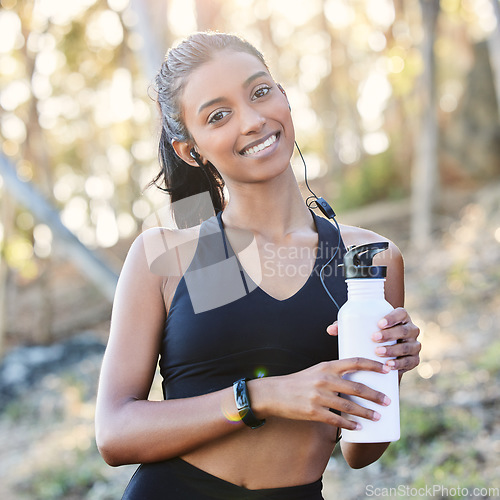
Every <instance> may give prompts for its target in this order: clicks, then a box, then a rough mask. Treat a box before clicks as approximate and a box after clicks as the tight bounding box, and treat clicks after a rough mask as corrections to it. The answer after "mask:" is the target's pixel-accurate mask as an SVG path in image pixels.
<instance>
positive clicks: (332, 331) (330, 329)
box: [326, 321, 339, 337]
mask: <svg viewBox="0 0 500 500" xmlns="http://www.w3.org/2000/svg"><path fill="white" fill-rule="evenodd" d="M326 332H327V333H328V335H332V336H333V337H336V336H337V335H338V334H339V324H338V322H337V321H335V323H332V324H331V325H329V326H327V328H326Z"/></svg>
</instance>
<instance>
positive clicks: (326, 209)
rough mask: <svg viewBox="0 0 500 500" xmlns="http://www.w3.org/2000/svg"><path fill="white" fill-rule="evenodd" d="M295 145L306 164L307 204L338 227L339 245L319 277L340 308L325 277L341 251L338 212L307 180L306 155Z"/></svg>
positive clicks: (338, 307) (332, 299)
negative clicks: (325, 273) (326, 269)
mask: <svg viewBox="0 0 500 500" xmlns="http://www.w3.org/2000/svg"><path fill="white" fill-rule="evenodd" d="M295 147H296V148H297V151H298V152H299V155H300V159H301V160H302V163H303V164H304V181H305V183H306V187H307V189H308V191H309V192H310V193H311V196H308V197H307V198H306V205H307V206H308V208H318V209H319V210H320V212H322V213H323V215H324V216H325V217H326V218H328V219H331V220H332V221H333V223H334V224H335V227H336V228H337V245H336V247H335V252H333V255H332V257H331V258H330V260H329V261H328V262H327V263H326V264H324V265H323V266H322V267H321V270H320V272H319V279H320V281H321V284H322V285H323V288H324V289H325V292H326V293H327V294H328V297H330V299H331V301H332V302H333V303H334V304H335V306H336V307H337V309H340V306H339V305H338V303H337V301H336V300H335V299H334V298H333V296H332V294H331V293H330V290H328V288H327V286H326V284H325V278H324V272H325V268H326V267H327V266H329V265H330V262H331V261H332V260H333V259H334V258H335V257H336V255H337V254H338V253H339V249H340V239H341V237H340V227H339V223H338V222H337V219H336V214H335V212H334V210H333V208H332V207H331V206H330V204H329V203H328V202H327V201H326V200H325V199H324V198H321V197H319V196H318V195H317V194H316V193H315V192H314V191H313V190H312V189H311V187H310V186H309V183H308V182H307V165H306V161H305V160H304V157H303V156H302V151H301V150H300V148H299V145H298V144H297V141H295ZM311 198H312V199H311Z"/></svg>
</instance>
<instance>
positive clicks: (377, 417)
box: [372, 411, 382, 422]
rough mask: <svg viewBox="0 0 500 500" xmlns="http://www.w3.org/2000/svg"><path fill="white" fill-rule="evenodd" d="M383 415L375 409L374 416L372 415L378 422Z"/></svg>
mask: <svg viewBox="0 0 500 500" xmlns="http://www.w3.org/2000/svg"><path fill="white" fill-rule="evenodd" d="M381 416H382V415H380V413H378V412H376V411H374V412H373V417H372V420H374V421H375V422H377V421H378V420H380V417H381Z"/></svg>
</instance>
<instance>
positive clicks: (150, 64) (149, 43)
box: [132, 0, 171, 79]
mask: <svg viewBox="0 0 500 500" xmlns="http://www.w3.org/2000/svg"><path fill="white" fill-rule="evenodd" d="M168 4H169V2H168V1H167V0H132V9H133V10H134V12H135V13H136V15H137V19H138V22H137V25H136V27H135V29H136V31H137V33H139V35H141V37H142V39H143V41H144V43H143V45H142V48H141V53H142V57H141V60H142V62H143V65H144V73H145V74H146V76H147V77H148V78H149V79H152V78H154V76H155V75H156V73H158V70H159V69H160V65H161V63H162V61H163V58H164V55H165V51H166V49H167V48H168V47H169V46H170V41H171V40H170V36H169V35H170V34H169V31H168V28H166V26H167V20H168V18H167V12H168Z"/></svg>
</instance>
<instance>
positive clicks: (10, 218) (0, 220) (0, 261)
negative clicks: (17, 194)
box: [0, 186, 15, 358]
mask: <svg viewBox="0 0 500 500" xmlns="http://www.w3.org/2000/svg"><path fill="white" fill-rule="evenodd" d="M0 193H1V199H0V207H1V212H0V224H2V226H3V243H1V245H0V358H1V357H2V355H3V353H4V351H5V313H6V306H5V304H6V294H7V280H8V276H9V266H8V264H7V262H6V261H5V258H4V255H5V254H4V249H5V242H6V241H8V239H9V238H10V236H11V234H12V232H13V229H14V218H15V212H14V201H13V200H12V198H11V196H9V193H8V192H7V189H6V188H5V186H4V187H3V189H1V190H0Z"/></svg>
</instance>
